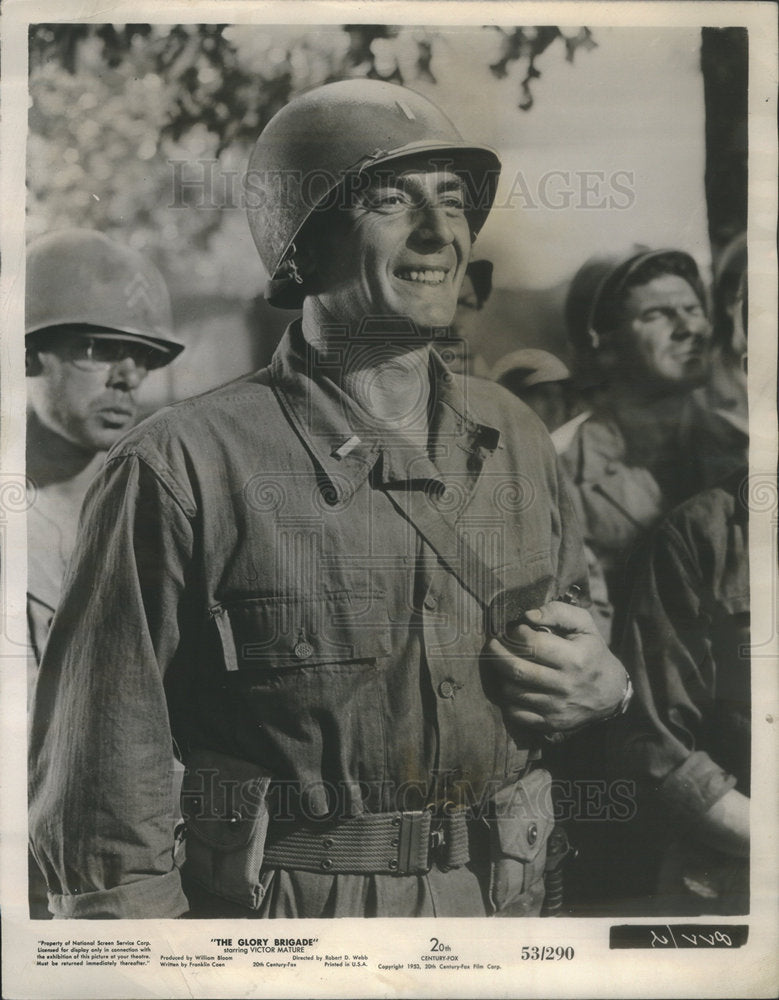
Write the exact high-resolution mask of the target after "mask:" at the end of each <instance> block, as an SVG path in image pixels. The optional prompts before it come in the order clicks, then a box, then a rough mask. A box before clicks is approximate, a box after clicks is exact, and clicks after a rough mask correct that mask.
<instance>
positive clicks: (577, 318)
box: [561, 248, 711, 616]
mask: <svg viewBox="0 0 779 1000" xmlns="http://www.w3.org/2000/svg"><path fill="white" fill-rule="evenodd" d="M566 318H567V323H568V329H569V335H570V337H571V340H572V342H573V346H574V349H575V350H576V352H577V363H578V366H579V368H580V369H583V370H584V373H585V375H586V376H587V377H588V378H589V379H590V380H592V381H594V382H595V381H599V382H600V383H601V384H602V385H603V389H602V390H599V392H598V394H597V396H596V397H595V405H594V406H593V410H592V413H591V415H590V416H589V418H588V419H587V420H585V421H583V422H581V423H580V424H579V426H578V427H577V429H576V433H575V435H574V437H573V440H572V441H571V442H570V443H569V444H568V447H567V448H566V450H565V451H564V452H563V453H562V455H561V461H562V464H563V468H564V470H565V472H566V473H567V475H568V476H569V478H570V481H571V483H572V484H573V486H574V499H575V501H576V502H577V505H578V508H579V515H580V519H581V523H582V525H583V528H584V535H585V541H586V543H587V544H588V545H589V546H590V548H591V549H592V551H593V552H594V553H595V555H596V557H597V558H598V559H599V560H600V562H601V565H602V567H603V570H604V573H605V575H606V581H607V584H608V587H609V593H610V596H611V600H612V603H613V604H614V606H615V612H616V614H617V616H618V615H619V602H620V595H621V593H622V576H621V575H622V571H623V568H624V560H625V558H626V557H627V555H628V554H629V552H630V550H631V548H632V547H633V545H634V544H635V543H636V542H637V541H638V539H639V538H640V537H641V536H642V535H643V533H644V532H645V531H646V530H647V529H648V528H650V527H651V526H652V525H653V524H654V523H655V522H656V521H657V520H658V518H659V517H660V516H661V515H662V513H663V512H664V511H666V510H668V509H669V508H671V507H672V506H674V505H675V504H676V503H678V502H680V501H681V500H683V499H684V498H685V497H687V496H690V495H691V494H692V493H694V492H696V491H697V490H698V489H700V488H701V486H702V485H703V484H702V483H701V482H700V479H699V475H698V473H697V470H695V469H694V468H693V467H692V466H691V462H690V456H689V454H688V453H685V450H686V446H685V445H684V444H683V437H682V428H683V427H684V426H685V425H686V424H687V423H688V422H690V421H691V420H692V422H693V423H694V419H693V418H691V416H690V411H691V409H692V408H696V406H697V404H696V403H695V400H694V399H693V396H692V392H693V390H694V389H696V388H697V387H698V386H701V385H703V384H704V383H705V382H706V380H707V379H708V378H709V374H710V370H711V324H710V322H709V318H708V315H707V309H706V297H705V292H704V288H703V283H702V281H701V278H700V274H699V272H698V268H697V265H696V264H695V261H694V260H693V259H692V257H690V256H689V255H688V254H686V253H682V252H680V251H678V250H655V251H652V250H645V249H644V250H642V249H638V248H636V250H635V252H634V253H632V254H630V255H629V256H627V257H621V258H620V257H616V258H605V259H603V258H595V259H592V260H590V261H588V262H587V263H586V264H585V265H584V266H583V267H582V268H581V269H580V270H579V272H578V273H577V274H576V276H575V278H574V279H573V282H572V284H571V289H570V291H569V294H568V299H567V302H566ZM593 369H594V371H595V373H596V374H597V378H595V377H593Z"/></svg>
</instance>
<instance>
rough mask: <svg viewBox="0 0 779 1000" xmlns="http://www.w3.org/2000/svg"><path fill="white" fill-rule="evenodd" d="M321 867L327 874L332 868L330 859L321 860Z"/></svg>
mask: <svg viewBox="0 0 779 1000" xmlns="http://www.w3.org/2000/svg"><path fill="white" fill-rule="evenodd" d="M322 867H323V868H324V870H325V871H326V872H329V871H330V869H331V868H332V867H333V860H332V858H322Z"/></svg>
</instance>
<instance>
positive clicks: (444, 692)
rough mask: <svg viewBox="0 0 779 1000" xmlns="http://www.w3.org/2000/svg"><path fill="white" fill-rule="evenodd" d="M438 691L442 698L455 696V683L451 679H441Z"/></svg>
mask: <svg viewBox="0 0 779 1000" xmlns="http://www.w3.org/2000/svg"><path fill="white" fill-rule="evenodd" d="M438 693H439V694H440V695H441V697H442V698H454V684H452V682H451V681H441V683H440V684H439V685H438Z"/></svg>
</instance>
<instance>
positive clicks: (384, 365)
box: [303, 316, 430, 436]
mask: <svg viewBox="0 0 779 1000" xmlns="http://www.w3.org/2000/svg"><path fill="white" fill-rule="evenodd" d="M312 326H313V329H312ZM320 330H321V327H318V326H315V325H313V324H310V325H309V327H308V329H307V324H306V322H305V316H304V322H303V333H304V336H305V338H306V340H307V341H308V342H309V343H310V344H311V345H312V346H313V347H315V348H316V349H317V350H318V351H323V352H326V351H327V350H328V349H332V346H333V345H332V344H330V343H328V341H327V339H326V338H325V337H323V336H321V334H320ZM347 343H348V344H349V349H347V350H346V351H343V349H342V363H341V365H340V366H339V367H338V368H336V369H330V372H331V377H332V378H333V380H334V381H336V382H337V383H338V384H339V385H340V387H341V388H342V389H343V391H344V392H345V393H346V394H347V395H348V396H349V397H350V398H351V399H353V400H354V402H355V403H356V404H357V405H358V406H359V407H360V409H361V410H362V411H363V412H364V414H365V415H366V416H367V417H368V418H369V419H370V420H371V421H373V422H375V424H376V425H377V427H389V428H391V429H393V430H397V431H400V432H402V433H404V434H410V435H412V436H415V435H416V434H418V433H425V434H426V433H427V429H428V424H429V420H428V405H429V402H430V345H429V344H428V343H427V342H424V343H419V344H398V343H394V342H393V339H392V334H391V333H389V334H388V336H387V338H386V339H384V338H382V337H377V336H376V334H375V331H372V332H371V337H370V340H366V341H365V342H359V343H358V342H357V341H356V340H355V341H351V340H348V339H347ZM341 347H343V342H341Z"/></svg>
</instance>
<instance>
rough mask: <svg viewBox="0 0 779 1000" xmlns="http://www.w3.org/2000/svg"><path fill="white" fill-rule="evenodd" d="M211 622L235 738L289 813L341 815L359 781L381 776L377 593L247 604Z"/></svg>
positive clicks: (216, 613)
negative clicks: (283, 793) (282, 794)
mask: <svg viewBox="0 0 779 1000" xmlns="http://www.w3.org/2000/svg"><path fill="white" fill-rule="evenodd" d="M211 617H212V620H213V622H214V624H215V627H216V629H217V631H218V634H219V641H220V645H221V653H222V660H223V671H224V673H223V675H222V676H223V679H224V681H225V683H226V685H227V688H228V689H229V691H230V692H231V695H232V697H233V704H234V708H235V713H236V718H237V719H238V720H239V723H238V725H239V727H240V729H241V733H242V739H243V740H244V741H246V740H250V741H251V746H252V753H253V754H254V755H257V756H256V759H258V760H262V761H263V762H264V763H265V764H266V765H267V767H268V768H269V769H270V770H271V772H272V774H273V777H274V781H276V782H284V783H287V786H288V787H287V792H288V801H289V802H291V803H292V806H291V808H292V810H293V812H297V811H298V808H300V809H302V810H303V811H304V812H305V813H306V814H307V815H309V816H310V817H320V816H322V815H324V814H326V813H328V812H330V811H331V809H333V808H346V809H347V810H348V812H349V813H351V812H352V810H353V809H354V808H355V806H356V805H357V804H356V803H355V795H356V794H358V793H356V792H355V789H356V788H357V786H358V785H359V783H360V782H361V781H379V780H383V777H384V766H385V765H384V762H385V755H386V744H385V738H384V726H385V711H384V701H383V694H382V685H383V681H384V670H383V666H384V664H383V658H384V657H385V656H386V655H387V653H388V652H389V649H390V646H389V623H388V618H387V611H386V605H385V602H384V601H383V599H382V595H379V594H376V593H372V594H369V595H368V594H365V595H360V594H354V593H349V594H346V593H339V594H329V595H324V596H322V597H321V598H313V599H312V598H308V597H306V598H301V597H299V596H297V595H283V596H276V597H258V598H249V599H247V600H242V601H237V602H235V603H231V604H220V605H217V606H216V607H214V608H212V609H211ZM295 802H298V803H299V806H296V805H295V804H294V803H295Z"/></svg>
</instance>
